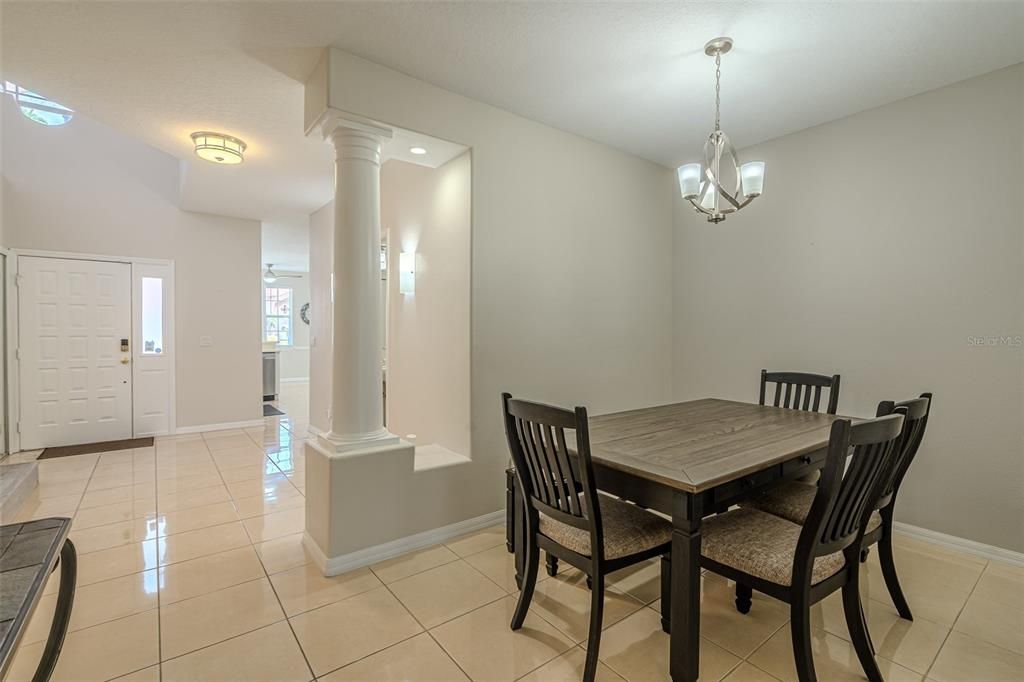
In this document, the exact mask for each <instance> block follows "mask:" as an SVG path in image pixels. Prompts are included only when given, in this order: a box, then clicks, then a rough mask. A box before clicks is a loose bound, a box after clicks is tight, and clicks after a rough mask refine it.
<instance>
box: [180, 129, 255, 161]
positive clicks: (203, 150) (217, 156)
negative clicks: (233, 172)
mask: <svg viewBox="0 0 1024 682" xmlns="http://www.w3.org/2000/svg"><path fill="white" fill-rule="evenodd" d="M192 142H194V143H195V145H196V156H198V157H199V158H200V159H204V160H206V161H212V162H213V163H222V164H225V165H234V164H237V163H242V154H243V153H244V152H245V147H246V144H245V143H244V142H242V141H241V140H239V139H238V138H237V137H231V136H230V135H225V134H223V133H210V132H198V133H192Z"/></svg>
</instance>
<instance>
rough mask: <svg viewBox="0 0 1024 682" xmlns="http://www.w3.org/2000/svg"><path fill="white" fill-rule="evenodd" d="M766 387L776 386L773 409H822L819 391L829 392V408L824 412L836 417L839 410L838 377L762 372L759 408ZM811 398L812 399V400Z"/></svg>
mask: <svg viewBox="0 0 1024 682" xmlns="http://www.w3.org/2000/svg"><path fill="white" fill-rule="evenodd" d="M767 384H775V396H774V399H773V401H772V405H773V406H774V407H786V408H790V409H794V410H810V411H812V412H818V411H820V409H821V390H822V389H823V388H827V389H828V407H826V409H825V412H826V413H828V414H835V413H836V410H837V409H838V408H839V375H838V374H833V375H832V376H827V375H825V374H808V373H806V372H769V371H768V370H766V369H762V370H761V398H760V400H759V403H758V404H760V405H765V404H766V403H765V389H766V388H767ZM812 395H813V398H812Z"/></svg>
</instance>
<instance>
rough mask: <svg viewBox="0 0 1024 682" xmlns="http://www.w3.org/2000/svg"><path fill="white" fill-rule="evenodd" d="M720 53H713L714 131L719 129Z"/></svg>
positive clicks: (720, 103)
mask: <svg viewBox="0 0 1024 682" xmlns="http://www.w3.org/2000/svg"><path fill="white" fill-rule="evenodd" d="M721 109H722V53H721V52H716V53H715V131H716V132H717V131H719V130H721V120H720V119H721Z"/></svg>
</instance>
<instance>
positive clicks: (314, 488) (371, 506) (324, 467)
mask: <svg viewBox="0 0 1024 682" xmlns="http://www.w3.org/2000/svg"><path fill="white" fill-rule="evenodd" d="M385 433H386V432H385ZM415 451H416V449H415V446H413V445H412V443H408V442H406V441H403V440H401V439H400V438H398V437H397V436H393V435H392V434H387V436H386V437H377V438H373V439H363V440H361V441H359V442H358V443H357V442H355V441H353V440H350V441H348V442H344V443H337V442H335V441H333V440H331V438H330V437H329V436H323V435H322V436H319V437H318V438H317V439H316V440H311V441H307V444H306V455H305V459H306V538H305V540H304V542H305V544H306V546H307V547H308V548H309V549H310V550H311V551H312V553H313V554H314V555H316V554H317V552H319V555H320V556H322V557H326V558H328V559H333V558H335V557H339V556H344V555H347V554H350V553H352V552H355V551H358V550H361V549H364V548H366V547H370V546H373V545H376V544H379V543H380V537H381V534H382V532H384V531H385V527H386V524H384V523H383V520H382V517H386V516H387V515H388V514H389V513H394V512H398V511H400V510H399V509H397V507H400V506H401V505H402V501H401V496H396V495H395V493H396V490H398V489H400V487H401V482H402V481H403V480H404V479H405V478H407V477H408V476H411V475H412V474H413V473H414V462H415V456H416V455H415ZM411 508H413V509H414V508H415V507H414V506H413V507H411ZM401 511H402V512H404V513H408V511H409V509H404V508H403V509H401ZM382 526H385V527H382ZM311 545H315V547H316V551H313V548H312V546H311ZM331 563H332V564H333V563H335V562H333V561H332V562H331Z"/></svg>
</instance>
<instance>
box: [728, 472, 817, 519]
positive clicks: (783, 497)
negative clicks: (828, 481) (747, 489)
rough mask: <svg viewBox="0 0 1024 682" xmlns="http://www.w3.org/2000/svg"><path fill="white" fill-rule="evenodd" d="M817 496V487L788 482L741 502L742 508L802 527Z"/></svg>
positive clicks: (798, 482)
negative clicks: (765, 513)
mask: <svg viewBox="0 0 1024 682" xmlns="http://www.w3.org/2000/svg"><path fill="white" fill-rule="evenodd" d="M817 494H818V486H816V485H809V484H807V483H801V482H800V481H786V482H785V483H783V484H781V485H778V486H776V487H774V488H772V489H770V490H768V491H766V492H764V493H762V494H760V495H758V496H757V497H752V498H751V499H749V500H745V501H743V502H740V506H741V507H749V508H751V509H759V510H760V511H763V512H768V513H769V514H774V515H775V516H780V517H782V518H784V519H786V520H787V521H790V522H792V523H795V524H798V525H801V526H802V525H803V523H804V521H805V520H807V512H808V511H810V509H811V503H812V502H814V496H815V495H817Z"/></svg>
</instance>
